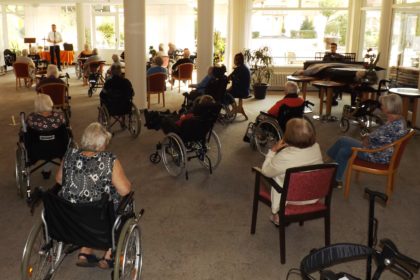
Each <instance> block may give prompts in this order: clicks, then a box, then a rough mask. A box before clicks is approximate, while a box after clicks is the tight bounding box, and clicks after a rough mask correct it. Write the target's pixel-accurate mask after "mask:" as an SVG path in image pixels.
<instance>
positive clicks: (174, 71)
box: [171, 48, 194, 84]
mask: <svg viewBox="0 0 420 280" xmlns="http://www.w3.org/2000/svg"><path fill="white" fill-rule="evenodd" d="M185 63H194V62H193V61H192V60H191V59H190V50H189V49H187V48H185V49H184V54H183V58H181V59H178V60H177V61H176V62H175V64H174V65H172V76H178V71H179V69H178V67H179V65H181V64H185ZM174 81H175V80H174V79H173V78H172V80H171V84H173V83H174Z"/></svg>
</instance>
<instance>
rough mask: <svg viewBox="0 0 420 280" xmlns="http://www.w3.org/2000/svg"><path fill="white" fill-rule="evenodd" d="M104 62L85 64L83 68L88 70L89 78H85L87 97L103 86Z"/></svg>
mask: <svg viewBox="0 0 420 280" xmlns="http://www.w3.org/2000/svg"><path fill="white" fill-rule="evenodd" d="M104 65H105V61H91V62H87V64H86V63H85V65H84V66H83V67H88V68H89V76H88V77H87V79H88V83H89V90H88V96H89V97H92V95H93V94H94V93H95V92H96V90H97V89H98V88H102V87H103V86H104V84H105V78H104V76H103V68H104Z"/></svg>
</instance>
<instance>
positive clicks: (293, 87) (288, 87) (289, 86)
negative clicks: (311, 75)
mask: <svg viewBox="0 0 420 280" xmlns="http://www.w3.org/2000/svg"><path fill="white" fill-rule="evenodd" d="M284 92H285V93H286V94H289V93H296V94H299V86H298V84H297V83H295V82H292V81H288V82H286V83H285V84H284Z"/></svg>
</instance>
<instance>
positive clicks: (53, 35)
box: [48, 31, 63, 46]
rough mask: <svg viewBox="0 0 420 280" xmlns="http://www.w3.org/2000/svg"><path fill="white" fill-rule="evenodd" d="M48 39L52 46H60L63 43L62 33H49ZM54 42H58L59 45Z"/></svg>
mask: <svg viewBox="0 0 420 280" xmlns="http://www.w3.org/2000/svg"><path fill="white" fill-rule="evenodd" d="M48 39H49V40H50V44H51V46H55V45H58V44H60V43H61V42H62V41H63V38H62V37H61V34H60V32H57V31H56V32H53V31H51V32H50V33H48ZM54 41H56V42H57V43H55V44H54V43H53V42H54Z"/></svg>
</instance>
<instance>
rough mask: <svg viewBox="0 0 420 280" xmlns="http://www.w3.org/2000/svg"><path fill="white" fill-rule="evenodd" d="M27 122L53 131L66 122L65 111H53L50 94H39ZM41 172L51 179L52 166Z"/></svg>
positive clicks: (47, 166) (37, 127) (42, 129)
mask: <svg viewBox="0 0 420 280" xmlns="http://www.w3.org/2000/svg"><path fill="white" fill-rule="evenodd" d="M54 66H55V65H54ZM26 124H27V125H28V127H30V128H32V129H34V130H37V131H51V130H53V129H57V128H59V127H60V126H61V125H63V124H65V118H64V113H63V112H59V111H53V102H52V100H51V97H50V96H48V95H46V94H37V95H36V96H35V101H34V112H33V113H30V114H29V115H28V116H27V117H26ZM41 174H42V177H43V178H44V179H49V178H50V175H51V166H50V165H49V164H46V165H44V167H43V170H42V172H41Z"/></svg>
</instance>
